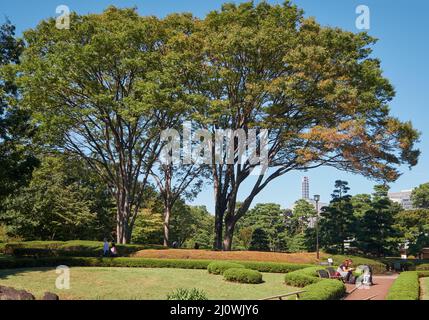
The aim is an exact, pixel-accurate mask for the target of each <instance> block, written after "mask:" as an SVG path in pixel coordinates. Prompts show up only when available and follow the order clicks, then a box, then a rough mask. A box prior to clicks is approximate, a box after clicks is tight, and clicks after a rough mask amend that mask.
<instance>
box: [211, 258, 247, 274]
mask: <svg viewBox="0 0 429 320" xmlns="http://www.w3.org/2000/svg"><path fill="white" fill-rule="evenodd" d="M233 268H234V269H239V268H241V269H244V268H245V267H244V266H243V265H242V264H239V263H235V262H228V261H215V262H211V263H210V264H209V265H208V266H207V270H208V272H209V273H211V274H220V275H222V274H224V272H225V271H226V270H228V269H233Z"/></svg>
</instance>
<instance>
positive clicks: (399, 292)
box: [387, 271, 429, 300]
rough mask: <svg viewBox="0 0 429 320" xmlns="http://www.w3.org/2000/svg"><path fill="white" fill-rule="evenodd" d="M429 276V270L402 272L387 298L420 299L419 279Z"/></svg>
mask: <svg viewBox="0 0 429 320" xmlns="http://www.w3.org/2000/svg"><path fill="white" fill-rule="evenodd" d="M423 277H429V272H425V271H420V272H419V271H407V272H402V273H401V274H400V275H399V277H398V278H397V279H396V280H395V282H394V283H393V285H392V286H391V287H390V290H389V293H388V295H387V300H419V298H420V283H419V279H420V278H423Z"/></svg>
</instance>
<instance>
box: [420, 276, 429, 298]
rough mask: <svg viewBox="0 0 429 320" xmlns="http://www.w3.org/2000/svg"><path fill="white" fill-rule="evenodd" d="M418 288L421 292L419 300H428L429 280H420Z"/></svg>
mask: <svg viewBox="0 0 429 320" xmlns="http://www.w3.org/2000/svg"><path fill="white" fill-rule="evenodd" d="M420 287H421V291H422V296H421V300H429V278H422V279H420Z"/></svg>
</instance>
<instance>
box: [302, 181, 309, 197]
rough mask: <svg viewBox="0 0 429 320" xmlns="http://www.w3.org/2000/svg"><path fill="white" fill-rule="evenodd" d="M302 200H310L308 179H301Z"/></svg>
mask: <svg viewBox="0 0 429 320" xmlns="http://www.w3.org/2000/svg"><path fill="white" fill-rule="evenodd" d="M302 198H303V199H304V200H310V179H308V177H304V178H302Z"/></svg>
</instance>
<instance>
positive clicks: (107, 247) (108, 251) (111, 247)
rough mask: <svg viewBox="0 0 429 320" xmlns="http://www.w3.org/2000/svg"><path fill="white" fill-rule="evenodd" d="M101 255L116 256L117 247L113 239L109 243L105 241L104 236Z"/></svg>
mask: <svg viewBox="0 0 429 320" xmlns="http://www.w3.org/2000/svg"><path fill="white" fill-rule="evenodd" d="M103 256H104V257H112V258H114V257H117V256H118V249H117V248H116V244H115V243H114V242H113V241H112V243H111V244H109V241H107V239H106V238H104V244H103Z"/></svg>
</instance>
